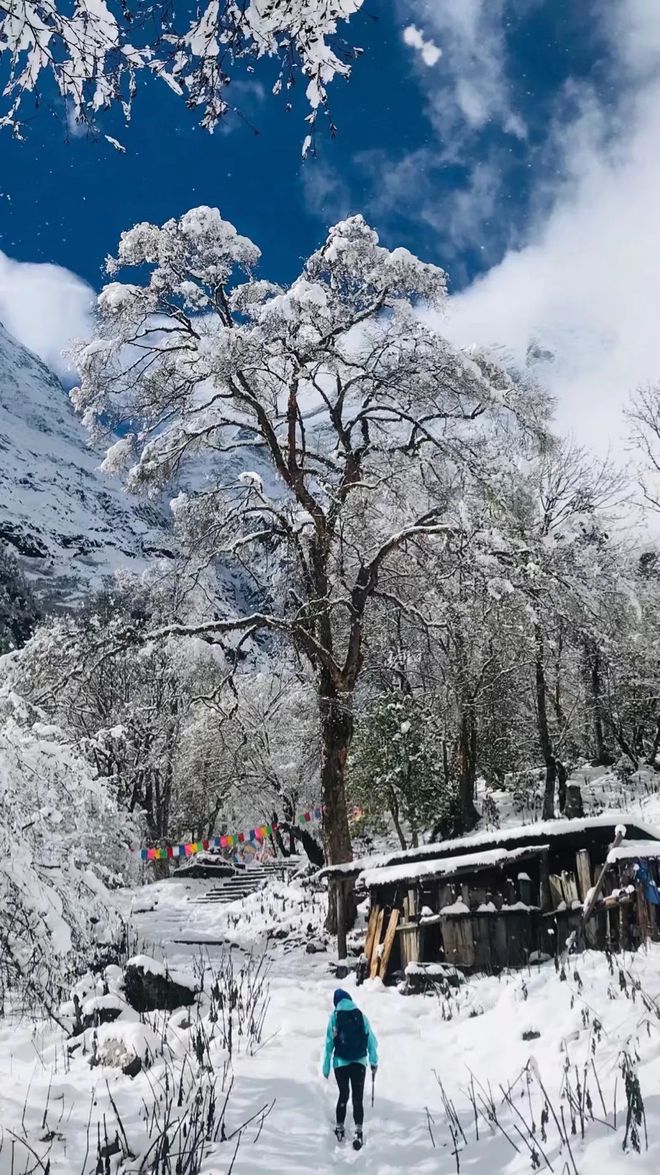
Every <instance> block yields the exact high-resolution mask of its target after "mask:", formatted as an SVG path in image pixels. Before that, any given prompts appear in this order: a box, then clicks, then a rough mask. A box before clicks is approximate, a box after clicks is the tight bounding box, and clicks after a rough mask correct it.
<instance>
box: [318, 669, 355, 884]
mask: <svg viewBox="0 0 660 1175" xmlns="http://www.w3.org/2000/svg"><path fill="white" fill-rule="evenodd" d="M324 685H325V686H326V688H325V689H324V688H323V686H324ZM351 703H352V698H351V696H350V694H348V693H346V694H339V693H338V692H337V691H336V690H335V689H334V688H333V687H332V685H331V684H330V683H327V682H326V683H322V688H321V694H320V697H319V716H320V720H321V793H322V796H323V805H324V814H323V832H324V837H325V846H326V854H325V855H326V860H327V862H328V864H329V865H343V864H344V863H345V862H346V861H352V859H353V850H352V847H351V833H350V828H349V824H348V808H347V805H346V761H347V759H348V751H349V747H350V745H351V739H352V737H353V713H352V709H351Z"/></svg>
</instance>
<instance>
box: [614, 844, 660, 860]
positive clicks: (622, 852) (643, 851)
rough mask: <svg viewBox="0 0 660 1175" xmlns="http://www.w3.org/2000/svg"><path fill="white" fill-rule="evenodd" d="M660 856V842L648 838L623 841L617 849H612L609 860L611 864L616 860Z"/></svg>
mask: <svg viewBox="0 0 660 1175" xmlns="http://www.w3.org/2000/svg"><path fill="white" fill-rule="evenodd" d="M652 857H655V858H657V857H660V844H654V843H653V842H649V841H647V840H628V841H625V840H624V841H623V843H622V844H620V845H618V846H617V848H616V849H610V851H609V853H608V854H607V860H608V862H609V864H610V865H613V864H614V863H615V862H616V861H631V860H635V859H639V858H652Z"/></svg>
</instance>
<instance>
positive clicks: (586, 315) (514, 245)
mask: <svg viewBox="0 0 660 1175" xmlns="http://www.w3.org/2000/svg"><path fill="white" fill-rule="evenodd" d="M411 26H414V27H415V28H416V30H417V34H416V36H417V40H419V37H421V38H422V39H423V40H424V41H425V42H426V43H429V44H433V45H436V46H437V47H438V49H440V50H441V53H442V55H441V56H440V57H439V58H437V60H435V58H436V57H437V54H432V57H433V64H432V65H429V64H427V63H426V62H425V60H424V58H423V55H422V53H421V52H420V51H419V50H418V49H416V48H415V47H414V44H411V43H410V41H411V39H412V40H413V41H414V40H415V37H413V38H411V37H410V36H408V38H407V41H408V43H406V38H404V30H405V29H406V28H410V27H411ZM350 35H351V39H352V40H353V42H354V43H356V44H358V45H360V46H362V47H363V49H364V54H363V55H362V57H361V58H360V59H359V60H358V61H357V62H356V63H355V65H354V69H353V74H352V77H351V79H350V81H349V82H348V83H346V82H343V81H341V80H335V82H333V83H332V85H331V88H330V99H331V113H332V117H333V119H334V122H335V123H336V124H337V127H338V134H337V136H336V137H335V138H331V137H330V136H329V134H328V133H327V131H326V130H324V129H323V127H322V128H321V131H320V133H319V134H318V136H317V144H316V145H317V155H316V157H315V158H308V159H307V160H305V161H303V160H302V158H301V144H302V140H303V137H304V135H305V132H306V125H305V123H304V116H305V114H306V113H307V110H306V106H305V98H304V93H303V92H302V91H303V88H302V87H300V92H299V93H298V94H297V96H296V99H295V102H294V109H293V110H292V111H291V112H290V113H286V112H285V110H284V107H283V102H282V100H281V99H279V98H274V97H272V96H271V94H270V87H271V86H272V83H273V81H274V79H275V76H276V71H275V68H274V67H272V66H271V65H270V64H269V63H268V62H264V63H261V64H260V65H259V66H258V67H257V69H256V71H255V73H254V74H252V75H250V76H248V75H243V77H242V78H240V79H238V80H236V81H235V82H234V84H233V92H234V100H235V102H236V104H237V105H238V106H239V107H240V108H241V109H242V111H243V112H244V114H245V116H246V119H247V120H248V122H249V123H251V124H252V125H253V126H254V127H255V128H257V129H258V131H259V134H258V135H255V134H254V133H253V132H252V131H251V130H250V127H249V126H248V125H246V124H245V123H243V122H241V120H240V119H238V118H233V119H232V120H231V121H230V123H228V124H227V126H226V128H225V130H224V131H221V132H216V134H215V135H213V136H209V135H208V134H207V133H205V132H203V131H202V130H200V129H199V128H198V126H197V119H196V116H195V114H194V113H193V112H190V111H187V110H186V108H185V107H184V106H183V104H182V103H181V101H180V100H178V99H177V98H176V97H175V96H174V95H172V94H171V92H170V91H169V90H168V89H167V88H166V86H164V85H163V84H159V83H158V82H157V81H155V80H154V81H149V82H148V83H147V84H146V85H143V86H142V88H141V91H140V93H139V95H138V99H137V101H136V105H135V108H134V115H133V122H132V124H131V125H130V126H129V127H124V126H123V125H122V124H121V122H120V120H119V118H118V117H117V115H116V114H115V113H111V114H109V115H107V116H105V117H104V118H103V120H102V123H101V129H102V131H104V132H106V133H109V134H111V135H114V136H116V138H117V139H119V140H120V141H121V142H122V143H123V144H124V146H125V147H126V154H123V155H122V154H119V153H118V152H117V151H115V150H114V149H113V148H112V147H111V146H110V145H109V144H108V143H107V142H106V141H105V139H104V138H103V137H102V136H99V137H96V138H94V137H90V136H88V135H77V134H75V133H73V134H72V133H71V131H70V128H69V127H68V125H67V119H66V112H63V111H60V112H59V114H60V117H57V116H56V114H55V113H54V112H53V111H52V110H51V109H49V108H48V106H47V105H44V107H43V108H42V109H41V110H40V111H38V112H36V113H35V117H34V119H33V120H32V121H31V122H30V124H29V126H28V129H27V136H26V140H25V141H24V142H17V141H14V140H12V139H11V138H10V137H9V136H8V135H4V136H3V135H1V134H0V193H1V194H0V250H2V252H3V253H4V255H5V259H4V261H2V260H0V318H3V319H4V320H5V321H6V324H7V325H8V326H9V328H10V329H12V330H14V332H15V333H16V334H18V335H19V337H21V338H22V339H23V341H25V342H27V343H28V345H30V346H32V347H33V348H34V349H36V350H38V351H39V352H40V353H41V354H43V355H44V357H45V358H46V359H47V360H48V361H49V362H52V363H55V365H56V366H59V365H58V363H57V355H59V352H60V350H61V346H62V345H63V344H64V342H65V341H66V339H67V338H70V337H71V336H72V335H74V336H75V335H79V334H80V333H81V331H84V329H85V315H86V310H87V303H88V300H89V291H88V290H87V288H86V286H85V285H84V284H83V282H84V283H89V284H90V285H91V286H93V287H94V288H96V289H98V287H99V285H100V284H101V281H102V273H101V267H102V263H103V259H104V257H105V256H106V254H108V253H109V252H112V251H113V249H114V248H115V245H116V242H117V239H118V236H119V233H120V232H121V230H122V229H124V228H128V227H130V226H131V225H132V224H133V223H135V222H136V221H139V220H153V221H157V222H160V221H162V220H164V219H167V218H168V217H169V216H173V215H177V214H180V213H181V212H183V211H185V210H186V209H187V208H189V207H191V206H194V205H196V204H212V205H218V206H219V207H220V208H221V210H222V212H223V215H225V216H226V217H228V218H229V219H230V220H232V221H234V223H235V224H236V225H237V227H238V228H239V230H240V231H241V232H242V233H244V234H247V235H248V236H250V237H252V239H253V240H255V241H256V242H257V244H259V246H260V247H261V249H262V251H263V255H264V260H263V268H262V273H263V276H267V277H269V278H271V279H274V280H279V281H287V280H289V279H291V278H292V277H293V276H294V275H295V273H296V272H297V271H298V269H299V267H300V264H301V262H302V260H303V259H304V257H305V256H306V255H307V254H308V253H309V252H310V251H311V250H312V249H313V248H315V247H316V246H317V245H318V243H319V242H320V240H321V239H322V238H323V235H324V231H325V229H326V228H327V227H328V225H329V224H331V223H333V222H334V221H335V220H337V219H339V218H340V217H342V216H344V215H346V214H348V213H350V212H355V211H361V212H363V213H364V214H365V215H366V216H367V218H368V219H369V220H370V221H371V223H373V224H374V225H375V226H376V228H377V229H378V230H379V232H380V233H381V236H382V238H383V240H384V242H385V243H386V244H388V245H390V246H394V245H398V244H403V245H406V246H408V247H409V248H411V249H413V250H414V251H415V252H417V253H418V254H419V255H420V256H422V257H424V258H425V259H428V260H432V261H435V262H437V263H440V264H442V265H444V266H445V267H446V269H447V270H448V272H449V276H450V289H451V290H452V292H453V295H454V298H453V300H452V304H451V307H452V309H451V316H450V317H451V321H450V323H449V325H448V328H447V329H448V330H449V331H450V333H451V332H453V333H454V335H455V337H456V338H457V340H458V341H460V342H471V341H477V342H487V343H489V344H498V345H500V346H502V347H503V348H505V349H506V350H507V352H508V353H510V354H513V355H514V357H515V358H517V359H518V360H521V359H522V360H524V358H525V356H526V354H527V352H528V350H529V346H530V344H535V343H536V344H538V343H541V344H543V346H544V347H547V348H549V349H550V350H551V351H552V353H553V354H554V356H555V363H554V364H553V365H552V367H551V368H546V369H544V370H541V371H540V377H541V378H543V379H545V380H546V381H547V382H548V385H549V386H550V389H551V390H552V391H553V392H555V393H556V394H557V396H558V398H559V402H560V419H561V423H562V425H563V426H568V427H572V428H575V430H576V431H577V433H578V435H579V436H580V437H581V438H583V437H588V438H589V439H591V438H592V437H593V436H594V427H593V418H594V413H596V414H597V415H598V423H597V427H596V429H595V433H596V434H598V435H596V436H595V443H596V444H597V445H601V447H602V445H603V444H605V443H606V442H607V438H608V436H610V435H611V434H612V433H613V432H614V433H616V432H617V430H619V431H620V424H618V423H617V419H618V417H617V414H618V413H620V408H621V404H622V403H623V402H624V401H625V397H626V395H627V394H629V392H630V391H631V390H632V389H633V388H634V386H635V384H636V383H639V382H650V381H652V380H653V379H656V378H657V377H658V372H659V369H660V362H659V356H658V347H657V343H655V335H656V333H657V327H656V323H657V320H658V315H659V314H660V289H659V288H658V273H660V255H659V250H658V232H657V227H656V223H657V212H656V208H657V207H658V201H659V198H660V164H659V163H658V162H657V160H658V158H659V157H660V152H658V149H657V139H658V129H659V128H660V5H658V3H657V0H616V3H614V2H613V0H365V4H364V7H363V9H362V11H361V12H360V14H359V15H358V16H357V17H356V18H354V19H353V21H352V22H351V25H350ZM62 115H64V117H61V116H62ZM74 131H75V128H74ZM608 258H609V261H608V260H606V259H608ZM7 259H11V260H7ZM46 262H48V263H55V264H56V265H59V266H62V267H64V268H65V270H66V271H67V275H64V276H62V275H60V276H59V277H58V274H57V273H56V272H55V271H52V270H46V269H44V268H43V265H42V264H41V263H46ZM16 263H18V264H16ZM35 263H36V265H35ZM74 275H75V276H74ZM46 279H48V280H46ZM80 279H82V281H81V280H80ZM58 283H59V284H58ZM62 283H64V284H62ZM624 288H625V290H626V298H625V299H624V300H622V298H621V291H622V289H624ZM62 289H64V294H65V296H63V295H62ZM83 304H84V305H83Z"/></svg>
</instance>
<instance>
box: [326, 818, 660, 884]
mask: <svg viewBox="0 0 660 1175" xmlns="http://www.w3.org/2000/svg"><path fill="white" fill-rule="evenodd" d="M621 816H622V813H621V812H618V811H613V812H605V813H603V814H601V815H598V816H585V817H582V818H579V819H575V820H543V821H535V822H532V823H529V824H519V825H512V826H508V825H505V826H504V827H502V828H496V829H487V830H484V831H483V832H477V833H473V834H472V835H471V836H463V837H456V838H455V839H454V840H444V841H431V842H429V843H428V844H424V845H419V846H418V848H415V849H406V850H401V849H400V850H398V851H394V852H390V853H381V854H371V855H369V856H368V857H362V858H357V859H356V860H354V861H349V862H348V863H347V864H345V865H333V866H328V867H327V868H325V869H321V870H320V872H319V877H332V876H335V875H337V876H341V875H342V874H348V875H351V874H357V873H364V872H366V871H367V870H372V869H373V870H375V869H378V868H388V867H389V866H392V865H396V864H403V862H405V861H414V860H415V859H418V858H424V857H427V856H428V857H433V856H435V855H436V854H438V855H440V854H442V853H459V852H460V850H461V849H468V850H469V849H479V848H480V847H486V846H490V845H493V846H496V845H501V844H503V843H507V844H508V843H509V842H513V843H515V841H517V840H529V839H530V838H534V839H535V840H536V839H538V840H539V841H541V840H545V839H546V838H548V839H554V838H555V837H561V836H565V835H566V834H567V833H577V832H589V831H591V830H593V829H600V828H612V830H613V836H612V839H614V835H616V832H617V830H618V828H619V827H620V826H621V825H620V818H621ZM627 819H628V825H629V827H630V829H631V830H632V831H634V832H638V833H642V834H645V835H646V836H648V837H649V838H650V839H651V840H657V841H660V826H659V825H655V824H651V823H649V822H647V821H645V820H638V819H637V818H635V819H634V820H631V819H630V817H629V816H628V817H627ZM623 827H624V830H625V826H623Z"/></svg>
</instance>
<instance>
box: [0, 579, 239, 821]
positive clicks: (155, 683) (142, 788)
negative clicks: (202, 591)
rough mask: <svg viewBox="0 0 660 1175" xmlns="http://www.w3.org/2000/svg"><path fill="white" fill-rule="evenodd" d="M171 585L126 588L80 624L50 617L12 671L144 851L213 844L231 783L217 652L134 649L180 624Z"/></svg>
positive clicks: (149, 582) (177, 643)
mask: <svg viewBox="0 0 660 1175" xmlns="http://www.w3.org/2000/svg"><path fill="white" fill-rule="evenodd" d="M177 586H178V585H177V583H176V581H174V582H172V580H171V579H165V580H161V579H160V577H159V576H158V575H156V576H153V577H149V576H146V577H141V578H137V577H135V578H133V577H130V576H126V577H123V578H121V579H118V580H116V581H115V582H114V584H113V585H112V587H111V588H110V589H109V590H108V591H107V592H106V593H103V594H101V595H99V596H97V597H95V598H92V599H90V604H89V607H88V609H87V610H86V611H85V612H83V613H82V614H79V615H76V614H73V615H69V616H65V617H57V618H51V620H50V621H49V622H48V623H46V624H44V625H43V626H42V627H41V628H40V629H39V631H38V632H37V633H36V634H35V636H34V638H33V639H32V641H30V643H29V645H28V646H27V647H26V648H25V649H24V650H23V653H22V655H21V657H20V658H18V659H17V660H16V663H15V667H14V676H15V680H16V683H17V688H18V689H19V691H20V692H21V693H22V694H24V695H26V696H27V697H29V698H30V699H32V700H34V701H36V702H38V703H39V704H40V705H42V706H44V707H45V708H46V709H47V711H48V713H49V715H50V716H51V717H52V720H53V721H55V722H57V723H58V724H59V725H61V726H62V727H63V728H64V729H66V730H67V731H68V732H70V734H71V736H72V737H73V738H75V739H76V742H77V745H78V747H79V750H80V753H81V754H82V755H84V757H85V758H86V759H87V760H88V761H89V763H90V764H92V765H93V767H94V768H95V769H96V771H98V773H99V775H101V776H103V777H104V778H105V780H106V781H107V785H108V787H109V788H111V790H112V792H113V794H114V795H115V797H116V800H117V802H118V804H119V805H120V806H121V807H122V808H123V809H125V810H126V811H128V812H131V813H133V814H134V816H135V818H136V819H139V820H140V823H141V825H142V832H143V834H144V835H145V836H146V839H147V841H148V843H150V844H152V843H159V842H160V841H161V840H162V839H167V838H169V839H174V840H179V839H182V838H183V837H185V838H186V839H190V837H191V836H192V837H193V839H195V840H196V839H198V838H201V837H207V836H210V835H212V834H213V833H214V831H215V827H216V820H217V817H218V814H219V812H220V810H221V808H222V806H223V803H225V801H226V800H227V798H228V794H229V793H230V791H231V788H232V786H233V784H234V777H232V778H231V779H230V778H228V772H227V770H226V769H225V767H226V764H227V758H226V756H224V755H223V751H222V741H221V737H220V727H221V725H222V722H223V714H222V713H221V712H220V710H219V707H218V706H217V705H216V704H215V702H214V697H215V694H216V692H218V693H219V692H220V687H221V683H222V680H223V677H224V674H225V671H226V667H225V658H224V657H223V655H222V653H221V651H219V650H217V649H214V648H212V647H211V646H209V645H208V644H206V643H203V642H195V641H184V640H182V639H181V638H176V637H172V638H170V640H168V641H166V642H160V643H157V644H143V643H141V641H140V639H139V638H140V635H141V634H142V633H144V631H145V629H146V628H147V627H148V626H150V625H153V624H154V623H155V622H156V618H157V619H158V621H159V622H161V623H162V622H163V621H164V620H166V619H168V618H169V617H171V618H176V617H177V616H180V615H186V616H190V615H191V604H190V601H188V602H187V604H186V610H185V612H184V613H182V612H181V611H180V610H179V608H180V605H179V603H178V601H177Z"/></svg>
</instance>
